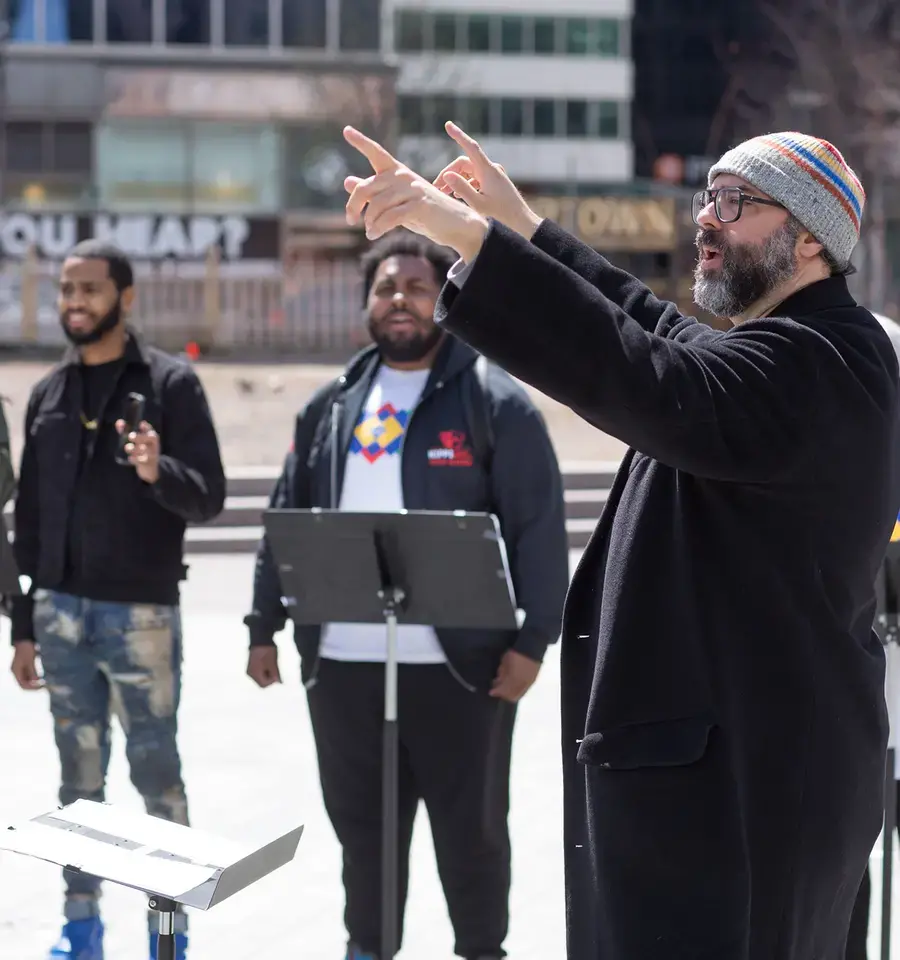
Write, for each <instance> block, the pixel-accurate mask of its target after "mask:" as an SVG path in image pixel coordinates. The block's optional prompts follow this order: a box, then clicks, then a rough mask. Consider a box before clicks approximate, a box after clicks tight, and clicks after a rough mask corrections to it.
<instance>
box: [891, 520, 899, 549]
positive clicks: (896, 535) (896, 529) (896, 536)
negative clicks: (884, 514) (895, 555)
mask: <svg viewBox="0 0 900 960" xmlns="http://www.w3.org/2000/svg"><path fill="white" fill-rule="evenodd" d="M898 540H900V515H898V516H897V519H896V520H895V521H894V532H893V533H892V534H891V543H896V542H897V541H898Z"/></svg>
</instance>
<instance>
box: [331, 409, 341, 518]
mask: <svg viewBox="0 0 900 960" xmlns="http://www.w3.org/2000/svg"><path fill="white" fill-rule="evenodd" d="M340 418H341V405H340V401H338V400H335V401H334V403H332V405H331V469H330V482H329V488H330V490H329V498H328V499H329V506H330V507H331V509H332V510H337V508H338V494H337V482H338V426H339V424H340Z"/></svg>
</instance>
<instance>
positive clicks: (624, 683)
mask: <svg viewBox="0 0 900 960" xmlns="http://www.w3.org/2000/svg"><path fill="white" fill-rule="evenodd" d="M447 130H448V133H449V134H450V136H451V137H452V138H453V139H454V140H456V141H457V142H458V143H459V144H460V145H461V146H462V148H463V151H464V156H461V157H460V158H459V159H458V160H456V161H454V162H453V163H452V164H450V165H449V166H448V167H447V168H446V169H445V170H444V171H442V173H441V175H440V176H439V177H438V178H437V180H436V181H435V182H434V183H429V182H428V181H426V180H424V179H423V178H422V177H420V176H418V175H417V174H415V173H414V172H413V171H411V170H409V169H408V168H407V167H405V166H403V165H402V164H401V163H399V162H398V161H397V160H395V159H394V158H393V157H392V156H391V155H390V154H389V153H388V152H387V151H386V150H384V148H382V147H381V146H380V145H378V144H376V143H374V142H373V141H371V140H368V139H367V138H365V137H364V136H363V135H362V134H360V133H358V132H357V131H355V130H353V129H351V128H348V129H347V130H346V131H345V137H346V138H347V140H348V141H349V142H350V143H351V144H352V145H354V146H355V147H357V149H359V150H360V152H361V153H362V154H363V155H365V156H366V157H368V159H369V160H370V162H371V164H372V168H373V176H371V177H368V178H366V179H360V178H356V177H351V178H348V180H347V181H346V184H345V186H346V188H347V191H348V193H349V200H348V203H347V216H348V220H349V221H350V222H357V221H359V220H361V219H362V220H364V221H365V224H366V229H367V233H368V234H369V236H370V237H373V238H374V237H377V236H379V235H381V234H382V233H383V232H386V231H387V230H390V229H392V228H394V227H397V226H406V227H408V228H409V229H411V230H414V231H416V232H418V233H423V234H425V235H427V236H430V237H431V238H432V239H433V240H435V241H436V242H438V243H442V244H445V245H447V246H450V247H453V248H454V249H455V250H456V251H457V252H458V253H459V256H460V262H459V263H457V265H456V266H455V267H454V269H453V271H452V272H451V275H450V278H449V280H448V283H447V285H446V286H445V288H444V290H443V292H442V294H441V298H440V300H439V301H438V304H437V308H436V314H435V316H436V319H437V321H438V322H439V323H441V324H443V325H444V327H445V328H446V329H447V330H449V331H450V332H451V333H453V334H454V335H455V336H457V337H459V338H460V339H462V340H464V341H465V342H466V343H468V344H469V345H470V346H472V347H474V348H475V349H476V350H478V351H480V352H481V353H483V354H485V355H486V356H487V357H488V359H490V360H492V361H494V362H495V363H497V364H499V365H500V366H502V367H504V368H505V369H506V370H508V371H509V372H510V373H512V374H513V375H514V376H516V377H518V378H520V379H522V380H524V381H525V382H527V383H529V384H531V385H532V386H534V387H536V388H537V389H539V390H541V391H543V392H544V393H545V394H548V395H549V396H551V397H553V398H554V399H556V400H557V401H559V402H561V403H563V404H566V405H567V406H569V407H570V408H571V409H572V410H573V411H575V412H576V413H577V414H578V415H579V416H581V417H583V418H584V419H585V420H587V421H588V422H589V423H591V424H593V425H594V426H596V427H597V428H598V429H600V430H603V431H605V432H606V433H608V434H612V435H613V436H615V437H618V438H619V439H621V440H623V441H625V442H626V443H627V444H628V447H629V448H628V451H627V452H626V454H625V456H624V457H623V460H622V464H621V468H620V470H619V473H618V475H617V477H616V479H615V482H614V483H613V486H612V489H611V490H610V492H609V497H608V500H607V503H606V508H605V510H604V512H603V516H602V517H601V518H600V521H599V523H598V525H597V528H596V530H595V531H594V534H593V536H592V538H591V540H590V543H589V544H588V546H587V547H586V549H585V551H584V555H583V556H582V558H581V561H580V563H579V565H578V568H577V570H576V572H575V574H574V577H573V580H572V583H571V586H570V589H569V594H568V597H567V602H566V609H565V613H564V616H563V622H562V643H561V657H562V678H561V684H562V747H563V781H564V794H565V823H564V834H565V861H566V905H567V934H568V938H567V941H568V942H567V949H568V957H569V958H570V960H841V958H842V957H843V954H844V947H845V943H846V940H847V929H848V926H849V922H850V915H851V910H852V908H853V903H854V899H855V897H856V893H857V890H858V889H859V885H860V880H861V878H862V876H863V872H864V870H865V867H866V862H867V860H868V857H869V854H870V852H871V850H872V848H873V846H874V843H875V841H876V839H877V837H878V834H879V830H880V826H881V821H882V813H883V808H882V784H883V780H884V773H885V754H886V745H887V716H886V709H885V703H884V669H885V658H884V651H883V648H882V646H881V644H880V642H879V640H878V637H877V636H876V634H875V632H874V631H873V629H872V627H873V620H874V614H875V591H874V583H875V579H876V574H877V572H878V570H879V567H880V565H881V562H882V559H883V557H884V553H885V549H886V547H887V544H888V540H889V537H890V534H891V531H892V529H893V526H894V521H895V518H896V517H897V510H898V507H900V465H898V462H897V450H898V448H900V443H898V409H900V406H898V363H897V358H896V356H895V354H894V351H893V349H892V347H891V343H890V341H889V339H888V337H887V335H886V334H885V332H884V330H883V329H882V327H881V325H880V324H879V323H878V322H877V320H875V318H874V317H873V316H872V314H871V313H870V312H869V311H868V310H866V309H865V308H864V307H862V306H860V305H859V304H857V303H856V302H855V300H854V299H853V297H852V296H851V294H850V291H849V289H848V286H847V281H846V278H845V274H846V272H847V271H848V269H849V265H850V260H851V255H852V253H853V249H854V247H855V245H856V243H857V241H858V239H859V231H860V224H861V222H862V218H863V208H864V203H865V194H864V192H863V187H862V185H861V184H860V182H859V179H858V178H857V177H856V175H855V174H854V173H853V170H852V169H851V168H850V166H849V165H848V164H847V162H846V161H845V160H844V158H843V157H842V156H841V154H840V152H839V151H838V150H837V149H836V148H835V147H834V146H832V145H831V144H829V143H827V142H825V141H823V140H820V139H816V138H815V137H812V136H807V135H802V134H798V133H780V134H769V135H766V136H761V137H757V138H754V139H752V140H749V141H747V142H746V143H742V144H740V145H738V146H736V147H735V148H734V149H733V150H730V151H729V152H728V153H726V154H725V156H724V157H722V159H721V160H720V161H719V162H718V163H716V164H715V165H714V166H713V168H712V170H711V171H710V175H709V182H708V185H707V188H706V189H705V190H703V191H701V192H700V193H699V194H698V195H697V197H696V198H695V199H694V216H695V220H696V222H697V226H698V234H697V245H698V248H699V253H700V262H699V264H698V269H697V277H696V285H695V295H696V298H697V301H698V303H699V304H700V305H701V306H703V307H704V308H705V309H707V310H711V311H713V312H714V313H718V314H721V315H722V316H724V317H728V318H730V320H731V321H732V325H731V326H730V328H729V329H728V330H726V331H722V330H715V329H713V328H712V327H711V326H709V325H707V324H704V323H702V322H700V321H698V320H697V319H695V318H692V317H689V316H684V315H683V314H682V313H681V312H680V310H679V309H678V307H677V306H676V305H675V304H674V303H667V302H665V301H662V300H659V299H657V298H656V297H655V296H654V295H653V293H652V292H651V291H650V290H649V289H647V287H646V286H645V285H644V284H642V283H641V282H640V281H639V280H638V279H637V278H635V277H633V276H630V275H629V274H628V273H626V272H625V271H624V270H620V269H618V268H617V267H615V266H614V265H613V264H612V263H610V262H609V260H607V259H606V258H604V257H603V256H601V255H600V254H599V253H598V252H596V251H595V250H593V249H591V248H590V247H587V246H585V244H583V243H581V242H580V241H579V240H578V239H576V238H575V237H573V236H571V235H570V234H569V233H567V232H566V231H565V230H563V229H561V228H560V227H559V226H558V225H556V224H553V223H551V222H549V221H547V220H542V219H541V218H540V217H538V216H537V215H536V214H535V213H534V212H533V211H532V210H530V208H529V207H528V205H527V203H526V202H525V200H524V199H523V198H522V196H521V194H520V193H519V192H518V190H516V188H515V187H514V186H513V184H512V183H511V182H510V180H509V178H508V177H507V176H506V174H505V172H504V171H503V168H502V167H500V166H499V165H498V164H496V163H492V162H491V161H490V160H489V158H488V157H487V156H486V155H485V154H484V152H483V150H482V149H481V147H480V146H479V145H478V144H477V143H476V142H475V141H474V140H472V139H471V138H470V137H469V136H468V135H467V134H465V132H463V131H462V130H460V129H459V128H458V127H456V126H454V125H452V124H449V125H448V127H447ZM522 456H523V462H522V469H523V470H527V469H528V460H527V457H528V452H527V451H523V452H522Z"/></svg>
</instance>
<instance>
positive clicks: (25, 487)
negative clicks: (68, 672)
mask: <svg viewBox="0 0 900 960" xmlns="http://www.w3.org/2000/svg"><path fill="white" fill-rule="evenodd" d="M40 399H41V397H40V394H39V392H38V391H37V390H33V391H32V393H31V397H30V398H29V401H28V409H27V411H26V413H25V435H24V443H23V446H22V456H21V461H20V466H19V488H18V493H17V496H16V501H15V529H16V536H15V539H14V541H13V556H14V557H15V561H16V566H17V567H18V571H19V575H20V577H28V578H29V580H30V581H31V585H30V586H29V588H28V592H27V593H24V594H18V595H16V596H12V597H9V598H8V600H9V613H10V621H11V630H10V636H11V639H12V643H13V647H14V648H15V653H14V654H13V662H12V672H13V676H14V677H15V678H16V682H17V683H18V684H19V686H20V687H21V688H22V689H23V690H36V689H39V688H40V687H41V686H42V685H43V684H42V682H41V680H40V677H39V675H38V672H37V667H36V662H35V658H36V653H37V646H36V644H35V639H34V589H35V584H34V578H35V576H36V574H37V569H38V559H39V558H38V553H39V550H40V535H39V516H40V495H39V489H38V476H37V472H38V465H37V458H36V456H35V451H34V442H33V440H32V439H31V430H32V427H33V426H34V420H35V416H36V414H37V409H38V406H39V405H40Z"/></svg>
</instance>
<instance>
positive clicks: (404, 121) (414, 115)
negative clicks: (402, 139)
mask: <svg viewBox="0 0 900 960" xmlns="http://www.w3.org/2000/svg"><path fill="white" fill-rule="evenodd" d="M397 114H398V117H399V122H400V134H401V136H403V135H411V136H416V135H418V134H422V133H424V132H425V100H424V99H423V98H422V97H398V98H397Z"/></svg>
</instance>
